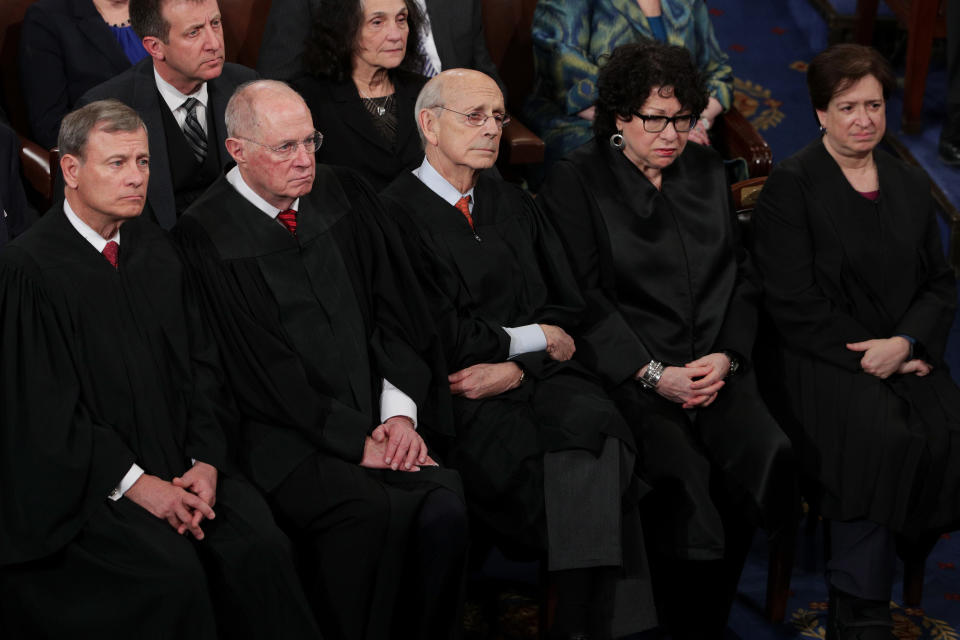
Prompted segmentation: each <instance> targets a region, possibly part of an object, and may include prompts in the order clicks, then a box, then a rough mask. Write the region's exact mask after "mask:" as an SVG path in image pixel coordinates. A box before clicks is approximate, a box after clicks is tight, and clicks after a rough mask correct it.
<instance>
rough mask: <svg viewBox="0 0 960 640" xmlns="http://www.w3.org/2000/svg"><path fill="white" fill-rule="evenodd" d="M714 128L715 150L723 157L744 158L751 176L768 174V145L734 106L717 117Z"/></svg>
mask: <svg viewBox="0 0 960 640" xmlns="http://www.w3.org/2000/svg"><path fill="white" fill-rule="evenodd" d="M714 129H716V131H715V132H714V140H715V141H716V144H717V150H718V151H719V152H720V154H721V155H722V156H723V157H724V158H743V159H744V160H746V162H747V170H748V172H749V174H750V177H751V178H757V177H759V176H767V175H770V170H771V169H772V168H773V154H772V153H771V152H770V145H768V144H767V141H766V140H764V139H763V138H762V137H761V136H760V134H759V133H758V132H757V130H756V129H754V128H753V125H752V124H750V122H749V121H748V120H747V119H746V118H744V117H743V114H742V113H740V112H739V111H737V109H736V107H731V109H730V110H729V111H727V112H726V113H725V114H723V115H722V116H721V117H719V118H717V121H716V122H715V123H714Z"/></svg>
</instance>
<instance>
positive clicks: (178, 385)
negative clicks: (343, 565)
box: [0, 101, 319, 639]
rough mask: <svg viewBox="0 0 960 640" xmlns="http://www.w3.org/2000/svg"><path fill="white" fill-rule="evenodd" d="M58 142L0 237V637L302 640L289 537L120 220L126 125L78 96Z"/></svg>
mask: <svg viewBox="0 0 960 640" xmlns="http://www.w3.org/2000/svg"><path fill="white" fill-rule="evenodd" d="M59 147H60V166H61V169H62V171H63V175H64V178H65V182H66V186H67V191H66V199H65V202H64V204H63V206H62V207H60V206H57V207H55V208H54V209H52V210H51V211H49V212H48V213H47V214H46V216H45V217H43V218H42V219H41V220H40V221H39V222H38V223H37V224H35V225H34V226H33V227H32V228H31V230H30V231H29V232H28V233H26V234H24V235H23V236H21V237H19V238H17V239H15V240H14V241H13V242H11V243H10V244H9V245H7V246H6V247H5V248H4V250H3V251H2V252H0V323H2V350H3V364H2V366H0V388H2V389H3V402H2V408H0V434H2V435H0V492H2V502H0V635H2V636H3V637H4V638H11V637H13V638H38V637H51V638H66V637H82V638H92V637H111V638H117V637H123V638H176V637H190V638H211V639H212V638H216V637H218V636H217V631H218V627H219V631H220V633H222V634H223V636H224V637H230V638H266V637H270V638H276V637H284V638H291V639H294V638H296V639H300V638H318V637H319V632H318V631H317V628H316V625H315V622H314V621H313V619H312V614H311V612H310V608H309V606H308V605H307V602H306V599H305V597H304V595H303V592H302V591H301V588H300V585H299V582H298V578H297V575H296V572H295V570H294V568H293V564H292V562H291V559H290V555H289V543H288V541H287V540H286V538H285V537H284V536H283V534H282V533H281V531H280V530H279V529H278V528H277V526H276V525H275V524H274V522H273V519H272V517H271V515H270V510H269V508H268V506H267V505H266V503H265V502H264V501H263V499H262V498H261V497H260V496H259V495H258V494H257V492H256V491H255V490H254V489H253V487H251V486H250V485H249V484H247V483H246V482H245V481H243V480H242V479H240V478H239V477H238V476H235V475H233V474H231V472H230V470H229V467H227V466H225V459H226V446H225V441H224V437H223V433H222V431H221V424H222V423H223V421H224V419H225V418H226V417H228V416H227V415H226V414H225V412H224V409H225V408H226V407H228V406H229V404H227V402H226V400H225V398H224V397H223V395H222V393H221V387H220V385H219V381H218V378H219V376H220V374H219V368H218V364H217V359H216V352H215V351H214V350H212V349H211V343H210V342H209V341H208V340H207V339H206V336H205V335H204V331H203V325H202V323H201V322H199V316H198V315H197V313H196V308H195V306H194V305H193V302H192V294H191V292H190V289H189V287H188V286H187V285H186V282H185V280H184V278H183V271H182V268H181V264H180V262H179V260H178V257H177V253H176V250H175V248H174V247H173V244H172V243H171V242H170V240H169V239H168V237H167V236H166V234H165V233H164V232H163V231H162V230H161V229H160V228H158V227H157V226H155V225H154V224H153V223H151V222H149V221H148V220H145V219H139V218H138V216H139V215H140V212H141V210H142V209H143V204H144V199H145V197H146V191H147V181H148V177H149V153H148V146H147V132H146V129H145V127H144V124H143V122H142V120H140V118H139V117H138V116H137V114H136V112H134V111H133V110H132V109H130V108H129V107H126V106H124V105H123V104H121V103H119V102H116V101H103V102H96V103H92V104H90V105H88V106H87V107H84V108H82V109H80V110H78V111H76V112H74V113H72V114H70V115H68V116H67V117H66V118H65V119H64V121H63V124H62V128H61V133H60V140H59ZM121 227H122V232H121ZM121 246H122V249H121ZM214 507H216V512H215V511H214ZM186 534H188V535H186ZM191 538H192V539H191ZM215 612H216V613H217V614H218V615H216V617H215ZM220 614H222V615H220Z"/></svg>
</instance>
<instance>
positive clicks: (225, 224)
mask: <svg viewBox="0 0 960 640" xmlns="http://www.w3.org/2000/svg"><path fill="white" fill-rule="evenodd" d="M226 118H227V127H228V134H229V136H230V137H228V138H227V150H228V151H229V152H230V155H231V156H232V157H233V158H234V160H236V162H237V166H236V167H235V168H233V169H231V170H230V171H229V172H228V173H227V174H226V175H225V176H221V177H220V178H219V179H218V180H217V182H215V183H214V184H213V186H211V187H210V189H209V190H208V191H207V193H206V194H204V195H203V196H202V197H201V198H200V199H199V200H197V202H196V203H194V205H193V206H192V207H191V208H190V210H189V211H188V212H187V213H186V214H185V215H184V216H183V217H182V218H181V219H180V222H179V223H178V224H177V228H176V229H175V233H176V235H177V238H178V240H179V241H180V244H181V245H182V248H183V252H184V254H185V255H186V256H187V260H188V261H189V263H190V264H191V266H192V269H193V271H194V275H195V277H196V279H197V280H198V281H199V283H200V285H201V288H202V291H203V294H204V299H205V311H206V317H207V319H208V321H209V323H210V325H211V326H212V328H213V333H214V336H215V338H216V340H217V341H218V343H219V344H220V346H221V351H222V353H223V354H224V360H225V363H226V365H227V366H226V371H227V375H228V379H229V382H230V384H231V386H232V388H233V390H234V392H235V394H234V395H235V396H236V398H237V402H238V404H239V409H240V412H241V414H242V419H241V424H240V427H239V430H238V442H237V447H236V448H237V451H238V455H239V457H240V459H241V463H242V465H243V466H244V468H245V470H247V472H248V475H249V476H250V478H251V479H252V480H253V481H254V483H255V484H256V485H257V486H259V487H260V489H261V490H262V491H264V492H265V493H266V494H267V495H268V498H269V500H270V502H271V505H272V507H273V509H274V511H275V512H276V513H277V515H278V519H280V520H281V521H282V523H284V524H285V526H286V528H287V530H288V531H289V532H290V533H291V536H292V537H294V538H295V541H297V542H299V543H300V547H301V548H302V549H303V552H304V555H303V557H304V561H303V564H302V566H301V570H302V573H303V574H304V575H305V576H306V579H307V581H308V583H309V584H310V585H311V589H310V592H311V595H312V600H313V604H314V606H315V607H316V610H317V614H318V619H319V620H320V624H321V630H322V631H323V633H324V636H325V637H328V638H349V639H354V640H361V639H362V638H424V639H432V638H443V637H449V635H450V633H451V630H452V629H454V628H455V626H456V625H459V624H460V623H461V620H459V619H458V618H457V612H458V611H459V608H460V607H459V606H458V605H459V596H460V583H461V580H462V576H463V573H462V572H463V569H464V561H465V549H466V514H465V511H464V507H463V501H462V498H461V497H460V495H459V478H458V477H457V474H456V473H455V472H453V471H450V470H447V469H441V468H439V467H437V466H434V465H435V463H434V462H433V461H432V459H431V457H430V455H429V454H428V452H427V447H426V445H425V444H424V442H423V438H422V437H421V435H420V434H421V433H422V432H429V431H431V430H436V431H439V432H441V433H445V432H447V431H449V428H450V425H449V422H450V419H449V400H448V398H447V396H446V395H444V394H442V393H441V391H445V389H443V388H442V387H441V386H440V385H439V384H438V383H437V378H438V376H439V377H441V378H442V376H443V372H442V370H441V368H440V359H441V357H442V356H441V355H440V351H439V348H438V347H437V345H436V340H435V338H434V337H433V335H432V334H431V333H429V332H428V331H427V328H428V327H429V326H430V320H429V316H428V315H427V311H426V310H425V309H424V305H422V304H418V300H419V297H418V296H417V292H416V282H415V280H414V277H413V275H412V274H411V273H410V268H409V266H408V265H407V264H406V262H405V261H404V257H403V251H402V247H400V246H398V245H397V241H396V240H394V239H393V238H394V237H395V236H396V232H395V231H393V230H388V232H386V233H385V232H384V231H382V230H381V227H380V225H379V224H378V222H377V218H378V217H382V214H378V213H377V212H378V210H379V207H380V205H379V202H378V201H377V199H376V196H375V195H374V194H373V192H372V191H371V190H370V187H369V186H368V185H367V184H366V183H365V182H364V181H363V180H362V179H360V178H359V177H358V176H357V174H356V173H355V172H353V171H351V170H348V169H342V168H333V167H325V166H319V167H317V166H315V160H314V152H315V151H316V148H317V146H319V144H320V141H321V137H320V135H319V133H317V131H315V129H314V124H313V119H312V118H311V116H310V111H309V109H307V106H306V104H305V103H304V102H303V100H302V99H301V98H300V96H299V95H297V93H296V92H295V91H293V90H292V89H290V88H289V87H288V86H287V85H285V84H283V83H282V82H278V81H274V80H262V81H259V82H254V83H250V84H247V85H244V86H243V87H241V88H240V89H238V90H237V92H236V93H235V94H234V96H233V97H232V98H231V99H230V104H229V105H228V106H227V115H226ZM401 585H402V587H403V589H402V592H401V593H399V597H398V593H397V592H398V591H399V590H400V589H399V588H400V587H401ZM375 593H376V594H377V596H376V598H374V594H375ZM394 608H396V612H397V614H396V615H393V613H392V612H393V611H394Z"/></svg>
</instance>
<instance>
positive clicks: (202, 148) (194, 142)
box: [183, 98, 207, 164]
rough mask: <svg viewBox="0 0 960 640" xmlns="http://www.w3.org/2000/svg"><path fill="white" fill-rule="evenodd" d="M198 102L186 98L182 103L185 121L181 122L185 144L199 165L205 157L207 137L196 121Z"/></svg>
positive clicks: (194, 99)
mask: <svg viewBox="0 0 960 640" xmlns="http://www.w3.org/2000/svg"><path fill="white" fill-rule="evenodd" d="M198 104H200V101H199V100H197V99H196V98H187V100H186V101H185V102H184V103H183V108H184V109H185V110H186V112H187V119H186V120H184V121H183V135H184V136H186V138H187V143H188V144H189V145H190V149H191V151H193V157H194V158H196V159H197V162H198V163H199V164H203V161H204V159H205V158H206V157H207V135H206V134H205V133H204V132H203V127H201V126H200V121H199V120H197V105H198Z"/></svg>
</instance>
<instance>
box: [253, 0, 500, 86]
mask: <svg viewBox="0 0 960 640" xmlns="http://www.w3.org/2000/svg"><path fill="white" fill-rule="evenodd" d="M407 2H408V3H410V2H413V3H416V4H418V6H419V7H420V9H421V11H422V10H423V9H424V8H426V11H424V13H425V14H426V16H427V18H428V21H427V22H426V28H427V32H426V33H425V34H424V37H423V38H421V39H422V40H423V41H424V42H425V45H424V51H423V52H422V53H424V54H425V55H424V57H425V59H426V63H425V66H424V70H423V75H425V76H427V77H433V76H435V75H437V73H439V72H440V71H441V70H442V69H454V68H461V67H462V68H467V69H476V70H478V71H482V72H484V73H485V74H487V75H488V76H490V77H492V78H494V79H495V80H497V83H498V84H499V85H500V86H501V87H502V86H503V83H502V82H500V80H499V76H498V75H497V67H496V65H494V64H493V61H492V60H491V59H490V53H489V52H488V51H487V42H486V39H485V38H484V35H483V20H482V18H481V15H480V0H407ZM321 4H322V0H287V1H285V2H274V3H273V5H272V6H271V7H270V15H269V16H268V17H267V25H266V28H265V29H264V32H263V41H262V43H261V44H260V57H259V58H258V59H257V71H258V72H260V74H261V75H263V76H264V77H266V78H276V79H279V80H289V79H291V78H294V77H296V76H298V75H300V73H302V71H303V61H302V56H303V51H304V43H305V42H306V40H307V38H308V37H309V35H310V28H311V25H312V24H313V18H314V16H315V15H317V11H318V10H319V9H320V6H321Z"/></svg>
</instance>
